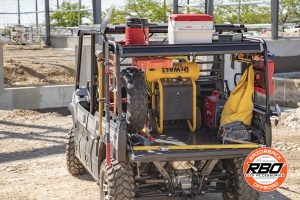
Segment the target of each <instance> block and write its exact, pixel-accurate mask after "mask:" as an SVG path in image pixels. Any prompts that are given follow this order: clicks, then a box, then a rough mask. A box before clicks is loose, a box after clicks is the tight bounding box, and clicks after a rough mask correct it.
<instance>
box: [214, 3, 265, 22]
mask: <svg viewBox="0 0 300 200" xmlns="http://www.w3.org/2000/svg"><path fill="white" fill-rule="evenodd" d="M243 1H244V2H249V1H248V0H241V2H243ZM229 2H231V3H238V2H239V0H230V1H229ZM239 13H240V14H239ZM214 21H215V23H224V22H231V23H238V22H240V23H241V24H260V23H270V21H271V16H270V6H269V5H254V4H251V5H240V6H239V5H236V6H218V7H216V8H215V15H214Z"/></svg>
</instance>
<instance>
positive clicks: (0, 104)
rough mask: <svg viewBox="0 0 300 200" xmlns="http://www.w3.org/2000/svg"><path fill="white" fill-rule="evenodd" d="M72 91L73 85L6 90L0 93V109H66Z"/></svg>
mask: <svg viewBox="0 0 300 200" xmlns="http://www.w3.org/2000/svg"><path fill="white" fill-rule="evenodd" d="M73 91H74V86H73V85H55V86H41V87H20V88H6V89H4V90H2V91H1V93H0V109H42V108H55V107H66V106H68V104H69V103H70V102H71V99H72V93H73Z"/></svg>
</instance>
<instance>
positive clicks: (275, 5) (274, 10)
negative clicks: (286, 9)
mask: <svg viewBox="0 0 300 200" xmlns="http://www.w3.org/2000/svg"><path fill="white" fill-rule="evenodd" d="M278 12H279V0H272V1H271V16H272V18H271V22H272V39H273V40H277V39H278Z"/></svg>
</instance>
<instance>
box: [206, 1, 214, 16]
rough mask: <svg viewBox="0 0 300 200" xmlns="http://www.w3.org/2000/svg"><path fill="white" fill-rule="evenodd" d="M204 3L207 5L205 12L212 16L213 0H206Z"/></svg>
mask: <svg viewBox="0 0 300 200" xmlns="http://www.w3.org/2000/svg"><path fill="white" fill-rule="evenodd" d="M205 3H206V6H207V8H206V11H207V13H206V14H208V15H211V16H213V15H214V1H213V0H208V1H206V2H205Z"/></svg>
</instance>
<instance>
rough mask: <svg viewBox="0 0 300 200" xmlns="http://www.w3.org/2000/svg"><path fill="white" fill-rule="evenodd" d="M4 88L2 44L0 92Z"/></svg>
mask: <svg viewBox="0 0 300 200" xmlns="http://www.w3.org/2000/svg"><path fill="white" fill-rule="evenodd" d="M3 90H4V64H3V46H2V45H1V44H0V93H2V91H3Z"/></svg>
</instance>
